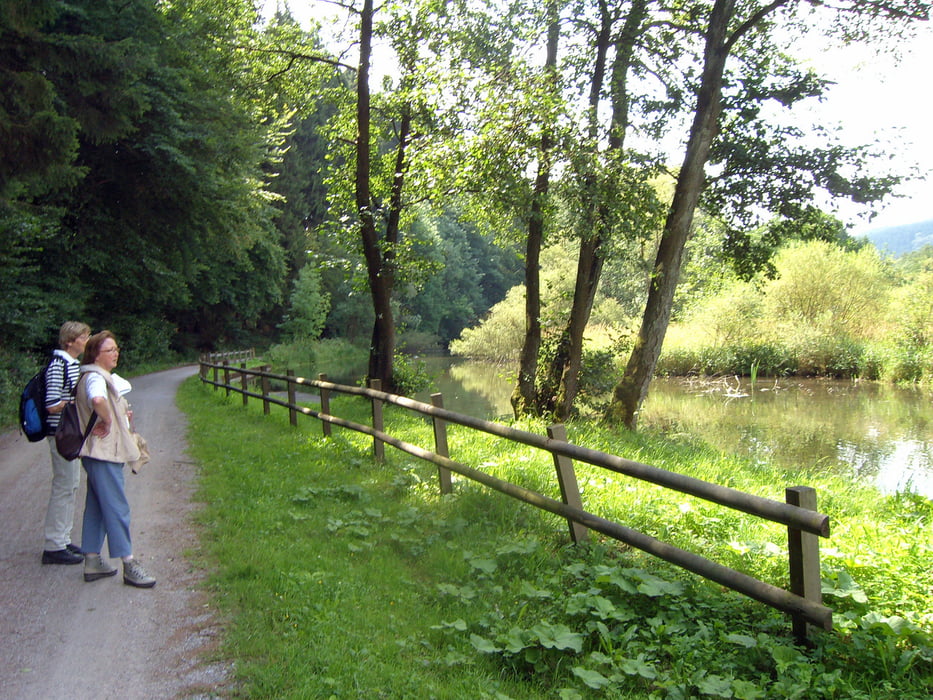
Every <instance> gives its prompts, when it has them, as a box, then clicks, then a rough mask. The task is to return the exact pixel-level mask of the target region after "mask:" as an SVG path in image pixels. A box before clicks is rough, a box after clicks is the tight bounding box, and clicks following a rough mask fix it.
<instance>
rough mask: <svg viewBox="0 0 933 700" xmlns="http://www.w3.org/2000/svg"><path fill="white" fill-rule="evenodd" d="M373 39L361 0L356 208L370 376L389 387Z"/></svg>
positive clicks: (391, 325)
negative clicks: (377, 207) (376, 186)
mask: <svg viewBox="0 0 933 700" xmlns="http://www.w3.org/2000/svg"><path fill="white" fill-rule="evenodd" d="M372 39H373V0H364V2H363V9H362V10H361V12H360V64H359V71H358V73H357V79H356V125H357V133H356V209H357V215H358V216H359V219H360V236H361V238H362V242H363V256H364V257H365V258H366V270H367V274H368V278H369V290H370V294H371V296H372V300H373V311H374V312H375V321H374V322H373V333H372V339H371V342H370V347H369V378H370V379H379V380H381V381H382V385H383V387H384V388H386V389H391V387H392V358H393V355H394V353H395V320H394V319H393V317H392V304H391V301H392V285H393V282H394V275H393V274H391V272H392V271H391V258H389V260H388V261H387V260H386V259H385V258H384V252H383V250H382V249H381V247H380V244H379V234H378V231H377V229H376V215H375V212H374V211H373V203H372V191H371V182H370V177H371V167H370V100H369V64H370V59H371V55H372ZM390 255H391V253H390ZM387 263H388V264H387Z"/></svg>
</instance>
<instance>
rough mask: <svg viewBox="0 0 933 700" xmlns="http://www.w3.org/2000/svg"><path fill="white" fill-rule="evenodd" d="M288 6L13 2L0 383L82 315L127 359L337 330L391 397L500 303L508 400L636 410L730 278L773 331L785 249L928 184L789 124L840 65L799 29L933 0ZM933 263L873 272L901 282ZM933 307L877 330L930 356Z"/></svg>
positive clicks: (540, 406) (836, 26)
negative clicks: (808, 44)
mask: <svg viewBox="0 0 933 700" xmlns="http://www.w3.org/2000/svg"><path fill="white" fill-rule="evenodd" d="M272 5H273V4H272V3H255V2H252V1H250V0H163V1H161V2H152V1H151V0H120V1H119V2H117V1H111V0H74V1H72V2H67V3H66V2H61V1H56V0H0V86H2V91H0V235H2V240H3V246H2V253H0V298H2V299H3V301H2V305H0V319H2V323H3V327H4V329H5V330H6V332H5V334H4V337H3V339H2V340H0V367H2V370H3V371H2V373H0V377H2V379H0V391H2V395H3V396H4V397H11V396H14V395H15V394H16V393H17V391H18V389H19V387H20V386H21V385H22V383H23V382H24V380H25V378H26V377H27V376H28V374H30V373H31V372H32V371H34V369H35V367H36V365H37V364H38V362H39V361H40V359H41V356H42V355H43V354H44V353H46V352H47V351H48V350H49V348H50V347H52V346H53V344H54V340H55V336H56V330H57V328H58V326H59V325H60V324H61V323H62V322H63V321H65V320H68V319H75V320H82V321H85V322H87V323H89V324H90V325H91V326H92V327H93V328H94V329H95V330H98V329H101V328H109V329H111V330H113V331H114V332H115V333H116V334H117V335H118V336H119V338H120V342H121V345H122V346H123V347H124V348H125V353H124V355H125V362H126V363H127V364H133V363H135V364H136V365H142V364H145V363H148V362H159V361H166V360H171V359H180V358H190V357H191V356H193V354H194V353H196V352H198V351H201V350H207V349H222V348H231V347H241V346H247V345H249V346H257V347H260V348H271V347H273V346H275V347H278V348H282V347H289V346H291V347H303V346H307V345H309V344H310V343H313V342H314V341H315V340H316V339H319V338H340V339H343V340H345V341H347V342H349V343H353V344H355V345H357V346H359V347H362V348H365V349H366V351H367V352H368V354H369V365H368V374H369V376H370V377H374V378H380V379H382V380H383V383H384V385H385V386H389V387H398V386H400V385H401V382H400V381H399V380H398V375H399V368H398V367H397V366H396V364H397V362H396V358H397V357H398V355H399V353H400V352H402V351H404V350H406V349H408V350H409V351H412V350H418V351H425V350H444V349H446V348H448V347H449V346H450V345H451V343H453V344H454V345H455V347H456V345H457V342H459V343H460V344H461V348H462V347H463V343H464V342H466V341H467V340H468V339H469V335H470V332H469V331H468V332H467V333H466V335H464V337H463V338H462V339H461V335H462V334H463V333H464V329H474V331H473V332H474V340H475V337H476V336H475V333H476V331H475V328H478V327H481V325H480V324H481V322H483V321H484V319H485V321H486V324H489V321H490V319H493V318H495V314H494V313H491V312H490V309H493V308H494V307H495V306H496V305H499V307H497V308H501V305H503V304H505V305H507V306H508V307H509V309H510V311H511V313H512V315H513V317H514V318H515V319H517V320H516V321H515V323H514V324H513V327H514V328H515V329H517V332H516V333H514V334H513V336H514V338H515V340H514V342H513V343H512V345H511V348H510V350H509V353H508V354H507V357H508V360H509V361H510V362H513V363H514V364H515V366H516V367H517V369H518V370H519V371H518V377H519V381H518V382H517V385H516V391H515V396H514V397H513V404H514V406H515V411H516V414H522V413H535V414H553V415H556V416H565V415H567V414H569V413H570V412H571V410H573V408H574V406H575V402H576V399H577V396H578V394H579V393H580V391H581V386H583V387H585V378H586V374H587V372H586V370H587V366H588V365H587V363H588V362H589V363H590V365H592V362H593V361H599V362H601V363H602V364H599V365H597V366H598V368H599V369H600V371H601V374H602V379H603V381H605V379H606V377H607V376H608V377H609V378H610V379H611V380H612V384H614V385H615V386H614V393H613V394H612V396H613V398H612V401H611V402H610V404H609V405H607V406H605V407H604V410H605V412H606V415H607V416H609V417H611V418H613V419H614V420H618V421H619V422H622V423H625V424H627V425H630V426H632V425H634V420H635V418H634V416H635V415H636V413H637V408H638V406H639V405H640V403H641V401H642V400H643V398H644V395H645V392H646V391H647V384H648V381H649V380H650V377H651V376H653V375H654V374H655V372H656V371H658V370H659V364H658V363H659V360H660V358H661V348H662V345H663V344H664V340H665V336H666V335H667V331H668V327H669V326H670V325H671V323H672V322H673V323H674V326H675V327H676V326H677V324H678V323H689V322H690V321H691V319H694V320H695V319H696V318H699V316H698V315H699V314H701V313H707V314H709V313H711V312H710V311H709V309H710V308H711V307H712V306H714V303H713V301H711V300H715V299H720V298H722V295H723V294H727V293H733V294H734V295H735V297H734V299H736V300H738V301H736V303H739V301H741V303H742V306H741V308H742V309H743V313H744V314H745V315H744V316H741V318H743V319H745V320H746V321H747V323H746V324H745V329H746V331H747V333H746V336H747V337H746V339H745V341H743V342H744V344H745V346H746V347H751V346H754V347H764V348H770V346H769V345H768V343H769V342H770V340H769V339H768V338H765V337H764V336H763V335H762V333H759V332H757V331H756V332H752V331H753V329H754V328H759V325H760V324H759V323H758V321H760V320H761V319H771V318H778V317H779V311H775V310H774V309H772V308H771V307H768V306H767V303H770V302H765V301H760V300H759V301H755V300H756V299H757V297H756V296H755V295H766V293H767V292H768V289H770V290H771V292H772V293H773V291H774V290H773V287H768V285H772V284H777V283H778V282H777V281H776V280H778V281H779V280H781V279H786V278H787V276H788V274H789V273H787V272H785V270H794V269H799V268H800V267H801V265H802V266H804V267H806V265H807V263H806V260H807V258H804V259H803V261H801V259H800V258H799V257H798V258H797V259H794V258H792V257H791V256H792V255H793V253H792V252H785V251H786V250H798V249H799V248H800V247H801V246H805V245H808V244H810V245H813V244H816V243H819V244H824V245H828V246H833V247H834V249H838V250H840V251H843V252H846V253H847V254H854V253H855V252H856V251H857V250H858V248H859V245H860V244H858V242H853V241H852V240H851V239H850V238H849V237H848V235H847V234H846V231H845V229H844V227H843V226H842V225H841V224H840V223H839V222H838V221H837V220H836V219H835V218H833V216H832V215H831V206H832V202H833V201H834V199H839V198H844V199H849V200H852V201H855V202H858V203H862V204H865V205H870V204H871V203H873V202H877V201H880V200H881V199H883V198H884V197H885V196H887V195H888V194H889V193H890V192H891V191H892V189H893V188H894V187H895V186H896V185H897V183H898V182H899V181H901V180H902V179H903V178H905V177H909V176H911V172H910V170H909V168H904V169H901V170H892V169H891V168H892V165H891V163H890V162H889V161H888V160H886V159H885V158H884V149H883V145H880V144H865V145H859V146H847V145H844V144H843V143H841V142H840V141H839V139H838V136H837V135H836V134H834V133H833V131H832V130H831V129H830V128H827V126H826V125H809V126H807V127H801V126H799V125H796V124H795V122H794V121H793V120H792V119H791V118H790V115H791V114H792V112H793V108H794V107H795V106H796V105H798V104H802V103H805V102H806V101H808V100H815V99H820V98H821V96H822V95H823V94H824V93H825V91H826V89H827V82H826V80H825V79H824V78H823V77H821V76H820V75H818V74H817V73H815V72H814V71H813V70H812V69H811V68H807V67H805V66H804V65H803V64H802V63H801V62H799V61H797V60H795V59H794V58H793V57H792V56H791V55H789V53H788V52H787V51H785V47H784V44H785V43H786V39H784V38H783V37H787V36H788V35H789V33H796V34H805V33H807V32H822V33H823V34H825V40H826V41H834V42H840V43H846V42H866V43H873V45H875V46H877V47H878V50H883V49H884V47H885V46H887V45H890V42H891V41H892V40H896V39H897V37H898V36H901V35H903V33H904V32H909V31H910V30H911V27H912V26H913V25H914V24H915V23H916V22H917V21H918V20H922V19H926V18H927V17H928V15H929V11H930V5H929V3H924V2H915V1H913V0H886V1H885V2H881V3H879V2H864V1H863V0H846V1H845V2H842V3H839V4H837V5H838V6H837V7H833V8H829V7H826V6H824V5H821V4H811V3H801V2H793V1H791V0H777V1H775V2H772V3H768V4H760V3H755V2H750V3H736V2H735V1H734V0H715V1H714V2H709V0H675V1H673V2H663V3H661V2H647V0H625V1H622V0H620V1H619V2H607V1H606V0H548V1H547V2H530V1H529V2H521V1H519V2H514V3H501V2H498V1H497V0H486V1H485V2H482V1H479V0H477V1H475V2H470V1H467V0H459V1H449V2H437V1H433V0H413V1H412V2H406V3H394V2H387V3H382V4H378V5H374V3H373V2H372V0H355V1H353V2H350V1H349V0H348V1H347V2H341V3H334V4H330V7H331V8H332V9H333V8H334V7H335V6H336V7H337V8H339V10H340V13H339V14H340V15H341V17H340V18H339V19H338V20H336V21H334V22H333V23H332V24H327V25H320V24H317V25H311V26H302V25H300V24H299V23H298V22H297V21H296V20H295V19H294V18H293V17H292V16H291V15H290V14H289V12H288V6H287V3H277V4H275V7H277V11H275V12H274V13H271V14H267V15H263V14H261V12H260V10H263V9H266V10H268V6H272ZM264 6H265V7H264ZM374 52H382V53H379V54H378V55H379V59H378V61H379V62H381V65H382V68H383V70H384V69H385V66H386V61H388V62H389V64H390V65H391V68H392V69H391V70H389V71H388V72H387V74H386V75H385V76H378V79H377V76H376V75H375V72H374V71H373V66H374V65H375V63H376V59H375V58H374V55H376V54H375V53H374ZM386 56H388V57H389V58H386ZM672 134H680V138H679V143H680V146H679V148H680V150H679V151H678V152H676V153H674V154H673V155H672V153H671V148H670V146H669V142H670V136H671V135H672ZM675 150H676V149H675ZM672 163H675V165H672ZM817 202H823V203H824V209H825V211H823V210H821V209H820V208H819V207H817V206H816V203H817ZM788 246H790V248H789V249H788ZM814 250H815V249H813V250H810V254H811V255H817V252H814ZM820 250H822V249H820ZM819 254H822V253H819ZM825 255H826V256H829V257H830V258H831V257H832V255H833V253H832V252H830V253H826V254H825ZM781 256H783V257H781ZM788 259H790V262H788ZM795 260H796V261H795ZM827 264H828V263H827ZM861 264H862V267H863V268H866V269H867V267H871V265H872V264H874V263H868V262H863V263H861ZM930 265H931V263H930V256H929V255H926V256H924V255H920V256H919V257H918V258H915V259H914V260H913V262H912V263H911V265H908V266H901V267H900V268H898V269H897V270H895V268H894V266H893V263H891V262H890V261H888V262H884V261H879V262H878V266H879V269H880V268H884V269H882V270H881V271H880V272H878V275H879V276H878V277H877V278H876V281H877V280H880V279H883V280H885V284H886V285H887V286H886V287H885V289H886V290H889V291H890V292H891V294H892V295H895V296H896V295H897V294H900V295H901V296H905V297H906V298H911V299H912V298H914V297H911V296H910V294H906V295H905V293H904V292H903V291H901V292H897V290H898V289H902V288H907V287H909V288H910V289H912V290H914V291H916V290H917V289H921V287H922V285H928V284H929V279H928V278H929V275H930V274H931V273H930V270H931V267H930ZM885 266H887V267H885ZM834 269H835V268H834ZM779 273H780V274H779ZM898 275H900V276H898ZM558 278H559V280H558ZM740 285H746V286H744V287H741V291H740V292H739V291H736V290H738V289H739V287H740ZM911 285H915V286H913V287H911ZM766 287H767V288H768V289H766ZM730 290H731V291H730ZM764 298H765V297H764V296H762V299H764ZM927 298H929V297H927ZM749 299H751V300H753V301H754V303H752V301H748V300H749ZM746 302H747V303H746ZM892 303H893V302H892ZM755 304H758V306H756V305H755ZM772 305H773V304H772ZM903 305H907V302H906V301H903V302H902V306H903ZM920 306H921V305H920V304H914V305H913V306H910V313H912V314H913V316H912V317H911V319H912V320H911V323H910V324H901V325H900V326H897V327H896V328H895V325H896V324H888V326H886V327H887V328H890V329H892V334H895V333H901V336H903V337H901V336H898V338H900V339H901V340H903V343H901V345H903V346H904V347H906V348H908V349H909V348H911V347H912V348H913V349H914V350H917V351H919V352H920V354H919V355H916V357H920V358H922V357H926V355H923V353H924V352H928V345H929V341H930V339H931V336H933V332H931V327H930V319H929V317H928V316H924V313H926V314H930V311H929V309H924V308H920ZM886 308H890V307H886ZM814 313H815V314H816V315H814V316H813V319H812V320H814V322H815V323H817V324H818V323H823V326H821V327H820V329H821V330H820V332H821V333H824V335H825V334H833V333H835V334H837V335H838V334H839V333H843V334H844V335H845V336H846V338H850V339H853V342H854V341H855V340H858V339H859V337H860V336H858V332H857V329H854V326H853V328H849V327H845V328H842V326H839V325H838V324H837V325H835V326H834V325H832V324H830V323H829V322H828V321H826V319H825V314H829V315H830V316H832V315H833V314H834V310H833V309H828V310H827V309H823V310H822V311H820V312H819V313H822V314H824V315H823V316H820V315H819V313H816V312H814ZM858 313H862V314H865V313H868V311H867V310H865V309H863V310H861V311H859V312H858ZM875 313H878V314H882V311H881V310H880V309H875ZM768 314H778V316H768ZM726 316H729V314H726ZM733 316H735V315H734V314H733ZM780 318H782V319H783V321H782V322H785V323H788V324H793V323H795V322H796V321H795V317H794V316H793V314H790V313H788V314H785V315H784V316H781V317H780ZM756 319H757V320H756ZM798 320H799V319H798ZM753 321H754V322H753ZM908 326H909V327H908ZM488 327H492V326H489V325H487V328H488ZM594 327H600V328H603V329H608V330H607V331H606V334H607V335H608V336H611V342H605V343H602V344H600V345H598V346H593V345H592V342H591V338H592V335H593V333H592V329H593V328H594ZM875 327H876V328H877V327H878V324H875ZM840 329H842V330H840ZM759 330H760V329H759ZM762 332H763V331H762ZM820 337H823V336H820ZM458 339H460V340H459V341H458ZM502 339H503V338H502V337H500V335H498V334H496V333H493V335H492V338H491V339H489V341H488V342H486V343H485V345H486V346H487V347H492V343H493V341H499V340H502ZM901 340H898V341H897V342H901ZM910 343H913V345H910ZM769 352H772V354H774V352H778V351H775V350H774V349H773V348H770V349H769ZM769 357H770V356H769ZM594 358H595V360H594ZM746 359H747V358H746ZM743 361H744V360H743ZM750 361H751V362H752V364H754V363H755V362H758V363H759V364H760V365H761V366H762V367H763V368H765V367H764V364H765V363H763V360H758V359H756V358H755V357H752V358H751V360H750ZM916 361H918V362H919V361H920V360H916ZM782 362H784V364H781V363H782ZM682 364H687V365H689V364H690V363H689V362H687V361H686V360H683V361H682ZM694 364H695V363H694ZM773 364H774V365H775V366H774V367H767V368H765V369H773V370H774V371H787V366H786V362H785V360H783V359H781V358H778V359H777V360H775V361H774V363H773ZM667 366H668V369H669V368H670V363H668V365H667ZM663 367H664V365H663V363H662V365H661V367H660V368H661V369H663ZM688 369H689V368H688ZM693 369H694V370H696V369H697V367H693ZM879 374H880V373H879ZM923 376H924V374H923V371H920V372H919V374H918V373H914V375H911V376H910V377H907V376H906V375H905V377H906V378H907V379H911V378H912V379H913V380H917V379H919V378H922V377H923ZM584 391H585V389H584Z"/></svg>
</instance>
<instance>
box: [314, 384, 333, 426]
mask: <svg viewBox="0 0 933 700" xmlns="http://www.w3.org/2000/svg"><path fill="white" fill-rule="evenodd" d="M317 378H318V379H319V380H321V381H322V382H326V381H327V375H326V374H323V373H321V374H319V375H317ZM321 413H323V414H325V415H328V416H329V415H330V389H325V388H324V387H321ZM321 430H323V431H324V437H330V423H328V422H327V421H326V420H322V421H321Z"/></svg>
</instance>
